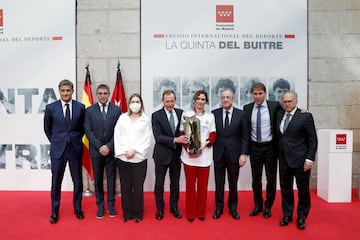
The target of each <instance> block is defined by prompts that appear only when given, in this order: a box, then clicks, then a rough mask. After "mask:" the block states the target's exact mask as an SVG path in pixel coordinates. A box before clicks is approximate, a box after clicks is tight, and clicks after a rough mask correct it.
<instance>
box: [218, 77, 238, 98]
mask: <svg viewBox="0 0 360 240" xmlns="http://www.w3.org/2000/svg"><path fill="white" fill-rule="evenodd" d="M219 89H223V90H225V89H230V90H231V91H232V92H233V94H235V92H236V88H235V85H234V82H233V81H232V80H230V79H228V78H222V79H220V80H219V81H218V82H217V84H216V87H215V92H216V94H217V93H218V92H219Z"/></svg>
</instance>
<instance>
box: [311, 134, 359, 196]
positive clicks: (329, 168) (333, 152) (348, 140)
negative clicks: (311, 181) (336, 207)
mask: <svg viewBox="0 0 360 240" xmlns="http://www.w3.org/2000/svg"><path fill="white" fill-rule="evenodd" d="M318 139H319V146H318V160H317V161H318V176H317V188H318V189H317V195H318V196H319V197H321V198H322V199H324V200H326V201H327V202H351V188H352V185H351V181H352V152H353V132H352V131H350V130H341V129H320V130H318Z"/></svg>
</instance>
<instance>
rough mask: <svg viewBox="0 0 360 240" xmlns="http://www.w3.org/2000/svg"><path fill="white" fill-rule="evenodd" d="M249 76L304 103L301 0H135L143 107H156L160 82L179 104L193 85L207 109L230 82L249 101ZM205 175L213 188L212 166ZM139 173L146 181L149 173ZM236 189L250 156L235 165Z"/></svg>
mask: <svg viewBox="0 0 360 240" xmlns="http://www.w3.org/2000/svg"><path fill="white" fill-rule="evenodd" d="M255 82H263V83H264V84H265V85H266V86H267V94H268V95H267V98H268V99H269V100H279V96H281V94H282V93H283V92H284V91H286V90H295V91H296V92H298V98H299V99H298V100H299V106H301V107H305V108H306V107H307V0H292V1H283V0H267V1H264V0H236V1H235V0H227V1H226V0H211V1H209V0H196V1H193V0H183V1H177V0H151V1H148V0H143V1H141V89H142V92H141V93H142V96H143V98H144V102H145V110H146V113H147V114H148V115H151V113H152V112H153V111H155V110H157V109H159V108H161V106H162V104H161V94H162V92H163V90H164V89H173V90H175V92H176V93H177V102H176V105H177V106H178V107H180V108H183V109H184V110H188V109H190V108H191V107H192V103H191V99H192V97H193V95H194V93H195V92H196V91H197V90H199V89H203V90H206V91H207V92H208V94H209V99H210V102H209V106H207V110H209V111H210V110H212V109H215V108H218V107H220V105H221V104H220V98H219V90H221V89H222V88H224V87H230V88H232V89H234V92H235V101H234V102H235V104H234V105H235V106H236V107H239V108H242V107H243V105H244V104H246V103H249V102H251V101H252V96H251V93H250V88H251V86H252V85H253V84H254V83H255ZM152 164H153V163H152V162H150V164H149V169H148V171H149V172H148V176H149V174H151V175H150V176H153V173H154V170H153V165H152ZM209 180H210V182H209V189H214V177H213V170H211V175H210V179H209ZM146 181H147V182H146V187H147V188H149V189H152V188H153V178H149V177H148V178H147V180H146ZM181 185H182V189H184V176H182V183H181ZM239 189H251V173H250V164H249V162H248V164H247V165H246V167H244V168H242V169H241V170H240V180H239Z"/></svg>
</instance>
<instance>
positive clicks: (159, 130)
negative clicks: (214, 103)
mask: <svg viewBox="0 0 360 240" xmlns="http://www.w3.org/2000/svg"><path fill="white" fill-rule="evenodd" d="M162 102H163V108H162V109H160V110H158V111H156V112H154V113H153V114H152V117H151V122H152V130H153V134H154V137H155V147H154V154H153V157H154V161H155V190H154V194H155V203H156V208H157V212H156V216H155V217H156V219H157V220H161V219H163V217H164V180H165V176H166V172H167V170H168V169H169V175H170V213H172V214H173V215H174V217H175V218H181V217H182V215H181V213H180V211H179V210H178V202H179V188H180V187H179V179H180V170H181V159H180V154H181V148H182V145H181V144H185V143H187V138H186V136H185V135H184V136H179V128H180V124H181V115H182V112H183V111H182V110H181V109H177V108H174V106H175V102H176V95H175V92H174V91H173V90H165V91H164V92H163V94H162Z"/></svg>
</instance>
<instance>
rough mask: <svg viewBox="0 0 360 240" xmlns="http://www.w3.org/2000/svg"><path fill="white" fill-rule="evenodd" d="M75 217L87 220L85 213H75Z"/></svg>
mask: <svg viewBox="0 0 360 240" xmlns="http://www.w3.org/2000/svg"><path fill="white" fill-rule="evenodd" d="M75 216H76V218H77V219H80V220H81V219H84V218H85V215H84V213H83V211H81V210H80V211H75Z"/></svg>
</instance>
